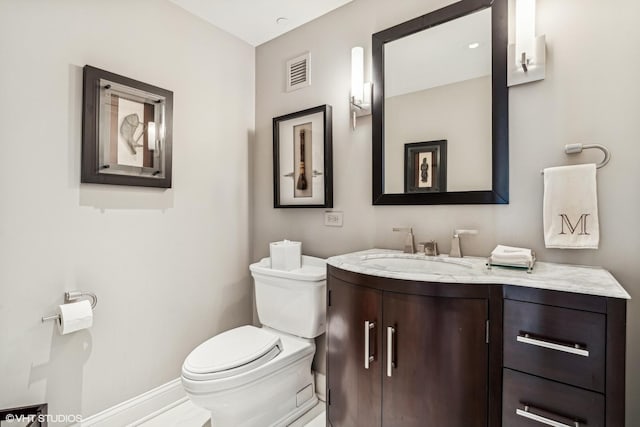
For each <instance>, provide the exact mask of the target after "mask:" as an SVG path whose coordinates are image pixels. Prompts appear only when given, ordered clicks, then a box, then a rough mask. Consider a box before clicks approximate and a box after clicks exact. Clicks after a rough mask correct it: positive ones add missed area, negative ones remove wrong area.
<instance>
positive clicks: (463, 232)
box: [453, 229, 478, 237]
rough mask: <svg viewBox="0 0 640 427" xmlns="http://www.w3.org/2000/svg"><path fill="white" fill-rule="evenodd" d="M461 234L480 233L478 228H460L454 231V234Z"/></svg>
mask: <svg viewBox="0 0 640 427" xmlns="http://www.w3.org/2000/svg"><path fill="white" fill-rule="evenodd" d="M461 234H478V230H472V229H458V230H455V231H454V232H453V236H454V237H455V236H459V235H461Z"/></svg>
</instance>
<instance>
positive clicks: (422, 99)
mask: <svg viewBox="0 0 640 427" xmlns="http://www.w3.org/2000/svg"><path fill="white" fill-rule="evenodd" d="M507 24H508V21H507V0H493V1H491V0H462V1H460V2H457V3H453V4H451V5H449V6H447V7H444V8H442V9H438V10H436V11H434V12H431V13H428V14H426V15H423V16H420V17H418V18H415V19H412V20H410V21H407V22H404V23H402V24H399V25H396V26H394V27H391V28H388V29H386V30H383V31H380V32H378V33H376V34H374V35H373V36H372V47H373V52H372V60H373V105H372V110H373V111H372V113H373V119H372V121H373V130H372V137H373V144H372V146H373V204H374V205H431V204H506V203H509V129H508V127H509V106H508V102H509V99H508V91H507V77H506V61H507V36H508V33H507V31H508V28H507ZM420 147H424V148H420ZM443 153H444V154H446V155H443Z"/></svg>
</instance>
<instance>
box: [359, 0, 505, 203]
mask: <svg viewBox="0 0 640 427" xmlns="http://www.w3.org/2000/svg"><path fill="white" fill-rule="evenodd" d="M507 6H508V2H507V0H461V1H458V2H456V3H452V4H450V5H448V6H445V7H443V8H441V9H438V10H435V11H433V12H431V13H427V14H425V15H422V16H419V17H417V18H414V19H411V20H409V21H406V22H403V23H401V24H398V25H396V26H393V27H390V28H387V29H385V30H382V31H380V32H378V33H375V34H373V35H372V37H371V42H372V82H373V93H372V179H373V181H372V186H371V187H372V191H371V192H372V204H373V205H456V204H508V203H509V92H508V88H507V36H508V26H507V24H508V19H507V18H508V7H507ZM486 8H491V51H492V60H491V68H492V75H491V87H492V88H491V95H492V101H491V102H492V112H491V115H492V124H491V131H492V148H491V161H492V171H491V174H492V175H491V190H486V191H485V190H481V191H445V192H429V193H425V192H416V193H385V182H384V181H385V176H384V171H385V157H384V156H385V143H384V103H385V88H384V70H385V63H384V61H385V56H384V50H385V49H384V47H385V44H386V43H389V42H393V41H395V40H398V39H400V38H403V37H406V36H409V35H412V34H414V33H417V32H419V31H422V30H425V29H428V28H431V27H434V26H436V25H440V24H443V23H445V22H448V21H451V20H453V19H456V18H460V17H462V16H466V15H469V14H471V13H474V12H477V11H480V10H483V9H486Z"/></svg>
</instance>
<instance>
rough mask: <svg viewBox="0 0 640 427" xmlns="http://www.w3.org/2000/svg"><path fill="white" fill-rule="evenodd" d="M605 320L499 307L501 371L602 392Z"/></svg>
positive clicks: (521, 305) (514, 304)
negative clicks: (530, 375)
mask: <svg viewBox="0 0 640 427" xmlns="http://www.w3.org/2000/svg"><path fill="white" fill-rule="evenodd" d="M604 355H605V316H604V315H603V314H599V313H592V312H587V311H580V310H573V309H568V308H560V307H552V306H548V305H541V304H533V303H528V302H520V301H512V300H505V301H504V366H505V367H507V368H513V369H516V370H518V371H523V372H528V373H531V374H534V375H538V376H541V377H545V378H549V379H552V380H557V381H561V382H564V383H567V384H571V385H575V386H578V387H583V388H587V389H590V390H595V391H599V392H604V377H605V357H604Z"/></svg>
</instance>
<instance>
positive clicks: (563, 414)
mask: <svg viewBox="0 0 640 427" xmlns="http://www.w3.org/2000/svg"><path fill="white" fill-rule="evenodd" d="M503 381H504V383H503V393H502V396H503V401H502V425H503V426H504V427H543V426H550V425H551V426H558V427H560V426H562V427H564V426H566V427H574V426H576V425H578V426H588V427H604V425H605V424H604V409H605V405H604V396H603V395H601V394H599V393H595V392H592V391H587V390H583V389H579V388H576V387H571V386H568V385H565V384H560V383H557V382H555V381H550V380H545V379H543V378H538V377H534V376H533V375H528V374H523V373H522V372H516V371H512V370H510V369H504V376H503ZM576 422H577V423H578V424H576Z"/></svg>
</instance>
